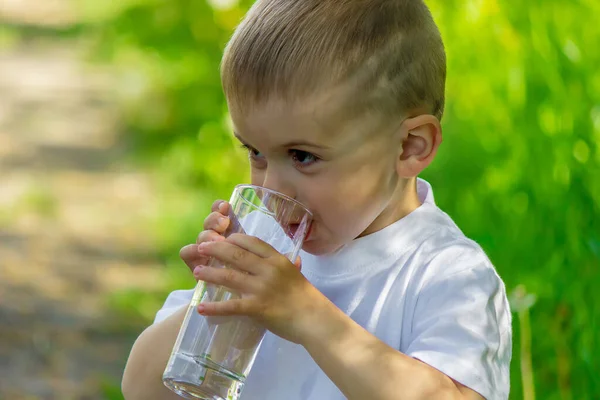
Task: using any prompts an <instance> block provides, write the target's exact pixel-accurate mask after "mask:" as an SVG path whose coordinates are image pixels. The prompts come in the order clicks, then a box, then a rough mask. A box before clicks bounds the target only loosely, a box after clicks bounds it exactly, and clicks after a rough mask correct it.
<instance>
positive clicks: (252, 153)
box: [242, 144, 267, 169]
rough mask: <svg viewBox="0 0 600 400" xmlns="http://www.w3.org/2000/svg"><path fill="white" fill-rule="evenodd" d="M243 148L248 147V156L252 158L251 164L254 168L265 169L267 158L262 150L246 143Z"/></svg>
mask: <svg viewBox="0 0 600 400" xmlns="http://www.w3.org/2000/svg"><path fill="white" fill-rule="evenodd" d="M242 148H244V149H246V151H247V152H248V158H249V159H250V164H251V165H252V167H253V168H258V169H263V168H265V167H266V165H267V160H266V159H265V157H264V156H263V155H262V154H261V152H260V151H258V150H256V149H253V148H252V147H250V146H248V145H245V144H243V145H242Z"/></svg>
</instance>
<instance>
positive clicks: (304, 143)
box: [281, 140, 331, 150]
mask: <svg viewBox="0 0 600 400" xmlns="http://www.w3.org/2000/svg"><path fill="white" fill-rule="evenodd" d="M296 146H309V147H316V148H319V149H323V150H329V149H331V147H329V146H323V145H320V144H316V143H312V142H309V141H308V140H293V141H291V142H288V143H285V144H284V145H282V146H281V147H296Z"/></svg>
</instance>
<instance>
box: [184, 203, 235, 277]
mask: <svg viewBox="0 0 600 400" xmlns="http://www.w3.org/2000/svg"><path fill="white" fill-rule="evenodd" d="M229 207H230V206H229V203H227V202H226V201H223V200H217V201H215V202H214V203H213V205H212V207H211V211H212V212H211V213H210V214H209V215H208V217H206V219H205V220H204V231H202V232H200V234H199V235H198V237H197V238H196V244H188V245H187V246H184V247H183V248H182V249H181V250H180V251H179V256H180V257H181V259H182V260H183V261H184V262H185V263H186V265H187V266H188V268H189V269H190V271H192V272H193V271H194V268H196V267H197V266H198V265H207V264H208V262H209V260H210V257H207V256H205V255H202V254H200V253H199V252H198V245H199V244H200V243H204V242H215V241H219V240H225V238H224V237H223V233H225V230H226V229H227V227H228V226H229V217H228V216H227V215H228V213H229Z"/></svg>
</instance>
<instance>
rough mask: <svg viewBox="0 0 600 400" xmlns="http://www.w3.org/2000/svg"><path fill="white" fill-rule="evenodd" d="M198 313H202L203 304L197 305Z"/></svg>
mask: <svg viewBox="0 0 600 400" xmlns="http://www.w3.org/2000/svg"><path fill="white" fill-rule="evenodd" d="M198 313H199V314H202V313H204V304H199V305H198Z"/></svg>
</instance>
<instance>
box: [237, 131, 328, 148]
mask: <svg viewBox="0 0 600 400" xmlns="http://www.w3.org/2000/svg"><path fill="white" fill-rule="evenodd" d="M233 136H235V137H236V138H237V140H239V141H240V142H241V143H242V144H243V145H245V146H248V147H250V148H251V149H254V147H253V146H251V145H249V144H248V143H246V142H245V141H244V139H242V138H241V137H240V135H238V134H237V132H234V133H233ZM296 146H309V147H315V148H318V149H323V150H330V149H331V147H329V146H323V145H320V144H316V143H312V142H309V141H308V140H293V141H291V142H288V143H285V144H283V145H281V147H284V148H288V147H296Z"/></svg>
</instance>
